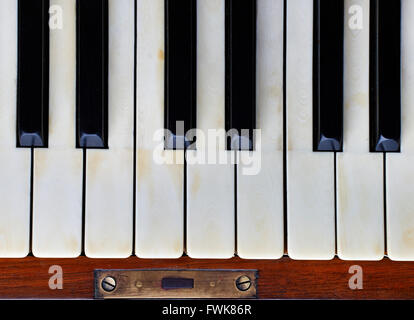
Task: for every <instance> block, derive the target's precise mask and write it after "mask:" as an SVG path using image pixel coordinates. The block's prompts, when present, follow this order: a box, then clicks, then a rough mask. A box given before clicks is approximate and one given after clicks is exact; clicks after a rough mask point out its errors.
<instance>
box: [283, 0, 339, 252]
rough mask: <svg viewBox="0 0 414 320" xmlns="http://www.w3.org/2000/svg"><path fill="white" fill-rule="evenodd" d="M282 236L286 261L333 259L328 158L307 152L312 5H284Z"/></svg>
mask: <svg viewBox="0 0 414 320" xmlns="http://www.w3.org/2000/svg"><path fill="white" fill-rule="evenodd" d="M286 50H287V54H286V57H287V62H286V85H287V88H286V93H287V97H286V101H287V110H286V112H287V144H288V145H287V149H288V151H287V235H288V240H287V242H288V254H289V256H290V257H291V258H292V259H332V258H333V257H334V255H335V192H334V190H335V185H334V183H335V182H334V181H335V176H334V172H335V169H334V154H333V153H319V152H313V145H312V133H313V130H312V114H313V107H312V77H313V75H312V65H313V64H312V63H313V61H312V60H313V58H312V57H313V56H312V50H313V1H308V0H289V1H287V48H286Z"/></svg>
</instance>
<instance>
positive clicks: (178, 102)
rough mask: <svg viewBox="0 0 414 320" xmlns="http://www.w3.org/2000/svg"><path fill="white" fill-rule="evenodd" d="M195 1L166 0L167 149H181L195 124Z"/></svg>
mask: <svg viewBox="0 0 414 320" xmlns="http://www.w3.org/2000/svg"><path fill="white" fill-rule="evenodd" d="M196 17H197V1H196V0H179V1H177V0H165V37H166V38H165V50H166V52H165V119H164V122H165V128H166V129H168V130H169V134H168V135H167V137H166V140H165V148H166V149H184V147H187V146H188V145H189V144H190V143H191V142H192V141H191V139H187V138H188V137H187V138H185V134H186V133H187V132H188V130H190V129H194V128H195V126H196V99H197V97H196V76H197V75H196V55H197V51H196V50H197V49H196V48H197V43H196V39H197V18H196Z"/></svg>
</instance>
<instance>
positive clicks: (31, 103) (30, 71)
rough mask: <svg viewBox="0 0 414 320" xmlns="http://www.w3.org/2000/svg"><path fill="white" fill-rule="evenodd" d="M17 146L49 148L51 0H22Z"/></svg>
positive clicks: (19, 18)
mask: <svg viewBox="0 0 414 320" xmlns="http://www.w3.org/2000/svg"><path fill="white" fill-rule="evenodd" d="M18 12H19V13H18V15H19V16H18V21H19V22H18V76H17V78H18V79H17V147H47V145H48V129H49V122H48V117H49V26H48V22H49V13H48V12H49V0H19V2H18Z"/></svg>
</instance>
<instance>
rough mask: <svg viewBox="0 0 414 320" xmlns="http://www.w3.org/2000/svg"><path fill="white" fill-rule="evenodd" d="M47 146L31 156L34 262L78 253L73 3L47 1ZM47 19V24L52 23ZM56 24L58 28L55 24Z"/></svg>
mask: <svg viewBox="0 0 414 320" xmlns="http://www.w3.org/2000/svg"><path fill="white" fill-rule="evenodd" d="M50 5H51V21H54V23H56V24H51V29H50V82H49V83H50V88H49V130H50V133H49V147H48V148H47V149H35V151H34V177H33V241H32V251H33V254H34V255H35V256H36V257H44V258H49V257H62V258H65V257H76V256H79V255H80V254H81V250H82V172H83V162H82V151H81V150H77V149H76V148H75V135H74V132H75V128H76V123H75V122H76V0H52V1H51V2H50ZM52 18H53V19H52ZM55 19H61V21H60V23H62V25H61V28H60V27H59V21H58V20H55Z"/></svg>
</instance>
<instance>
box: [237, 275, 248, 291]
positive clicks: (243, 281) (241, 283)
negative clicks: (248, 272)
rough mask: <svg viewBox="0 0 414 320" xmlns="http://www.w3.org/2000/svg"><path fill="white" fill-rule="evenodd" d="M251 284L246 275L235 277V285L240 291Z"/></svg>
mask: <svg viewBox="0 0 414 320" xmlns="http://www.w3.org/2000/svg"><path fill="white" fill-rule="evenodd" d="M251 286H252V281H251V280H250V278H249V277H248V276H240V277H238V278H237V279H236V287H237V289H239V290H240V291H247V290H249V289H250V287H251Z"/></svg>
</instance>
